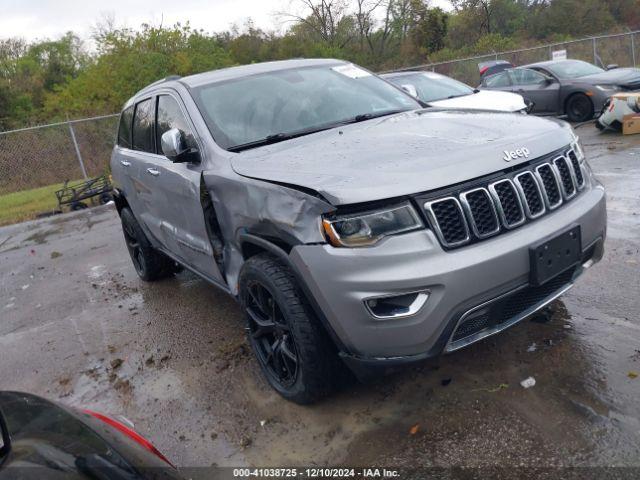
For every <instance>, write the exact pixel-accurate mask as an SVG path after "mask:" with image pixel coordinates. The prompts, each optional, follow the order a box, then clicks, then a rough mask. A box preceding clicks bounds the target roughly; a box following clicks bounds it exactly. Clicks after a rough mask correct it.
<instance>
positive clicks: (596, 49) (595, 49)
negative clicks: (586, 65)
mask: <svg viewBox="0 0 640 480" xmlns="http://www.w3.org/2000/svg"><path fill="white" fill-rule="evenodd" d="M593 64H594V65H598V47H597V46H596V38H595V37H593Z"/></svg>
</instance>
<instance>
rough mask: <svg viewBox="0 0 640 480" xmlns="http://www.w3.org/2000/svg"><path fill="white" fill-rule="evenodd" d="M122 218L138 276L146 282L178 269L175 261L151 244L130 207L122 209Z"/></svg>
mask: <svg viewBox="0 0 640 480" xmlns="http://www.w3.org/2000/svg"><path fill="white" fill-rule="evenodd" d="M120 220H121V222H122V232H123V233H124V240H125V242H126V244H127V250H129V255H130V256H131V261H132V262H133V266H134V268H135V269H136V273H137V274H138V276H139V277H140V278H141V279H142V280H144V281H146V282H153V281H155V280H160V279H162V278H165V277H168V276H170V275H171V274H172V273H173V272H174V270H175V269H176V264H175V262H173V261H172V260H171V259H169V258H168V257H167V256H166V255H163V254H162V253H160V252H158V251H157V250H156V249H154V248H153V247H152V246H151V242H149V239H148V238H147V236H146V235H145V234H144V232H143V231H142V228H141V227H140V225H139V224H138V221H137V220H136V218H135V217H134V216H133V213H132V212H131V210H130V209H129V208H127V207H125V208H123V209H122V211H121V212H120Z"/></svg>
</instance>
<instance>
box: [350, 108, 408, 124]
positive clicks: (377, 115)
mask: <svg viewBox="0 0 640 480" xmlns="http://www.w3.org/2000/svg"><path fill="white" fill-rule="evenodd" d="M407 111H408V110H404V109H403V110H385V111H383V112H372V113H361V114H360V115H356V116H355V117H353V118H352V119H350V120H346V121H345V122H343V123H358V122H364V121H365V120H371V119H373V118H380V117H387V116H389V115H394V114H396V113H402V112H407Z"/></svg>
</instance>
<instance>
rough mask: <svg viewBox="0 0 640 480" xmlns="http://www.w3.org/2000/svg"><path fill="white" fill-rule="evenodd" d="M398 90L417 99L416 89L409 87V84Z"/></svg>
mask: <svg viewBox="0 0 640 480" xmlns="http://www.w3.org/2000/svg"><path fill="white" fill-rule="evenodd" d="M400 88H402V90H404V91H405V92H407V93H408V94H409V95H411V96H412V97H416V98H418V90H416V87H415V86H413V85H411V84H410V83H407V84H405V85H402V86H401V87H400Z"/></svg>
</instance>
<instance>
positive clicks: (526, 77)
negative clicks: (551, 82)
mask: <svg viewBox="0 0 640 480" xmlns="http://www.w3.org/2000/svg"><path fill="white" fill-rule="evenodd" d="M511 75H513V78H514V82H515V83H516V85H537V84H540V83H544V76H543V75H541V74H540V73H538V72H536V71H534V70H529V69H526V68H524V69H519V70H512V71H511Z"/></svg>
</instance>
